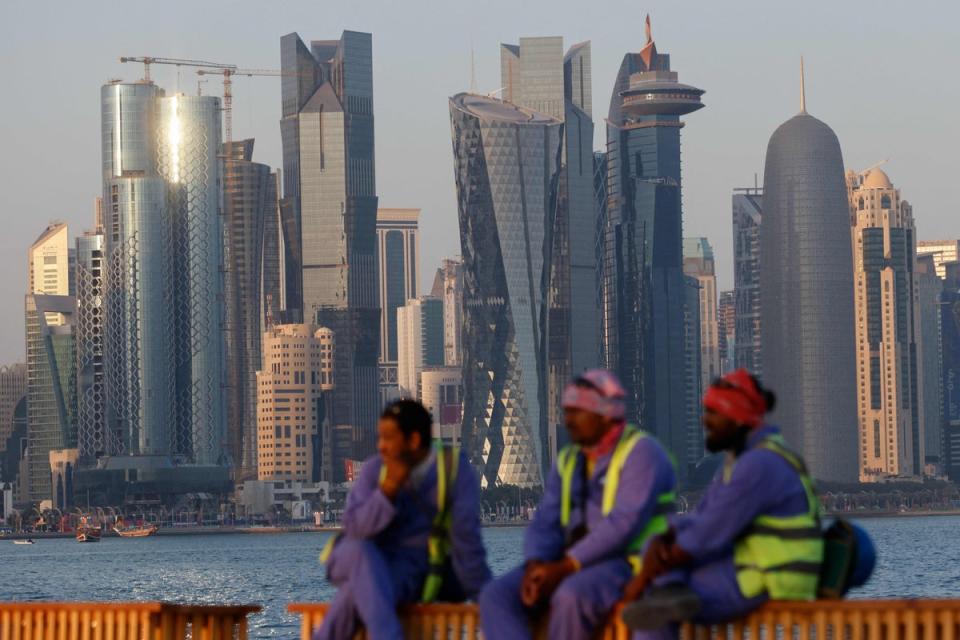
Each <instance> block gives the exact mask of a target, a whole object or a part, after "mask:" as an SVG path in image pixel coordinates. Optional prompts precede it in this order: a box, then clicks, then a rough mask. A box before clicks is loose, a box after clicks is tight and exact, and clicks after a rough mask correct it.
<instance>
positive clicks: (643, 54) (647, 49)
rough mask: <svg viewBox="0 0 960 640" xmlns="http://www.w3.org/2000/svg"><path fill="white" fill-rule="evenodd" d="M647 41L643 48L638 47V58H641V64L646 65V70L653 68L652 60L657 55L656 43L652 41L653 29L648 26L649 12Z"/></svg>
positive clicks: (648, 18)
mask: <svg viewBox="0 0 960 640" xmlns="http://www.w3.org/2000/svg"><path fill="white" fill-rule="evenodd" d="M645 29H646V32H647V43H646V44H645V45H643V48H642V49H640V58H642V59H643V64H645V65H647V69H646V70H647V71H649V70H650V69H652V68H653V62H654V60H655V59H656V57H657V45H656V43H654V41H653V29H651V27H650V14H649V13H648V14H647V24H646V27H645Z"/></svg>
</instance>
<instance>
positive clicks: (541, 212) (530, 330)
mask: <svg viewBox="0 0 960 640" xmlns="http://www.w3.org/2000/svg"><path fill="white" fill-rule="evenodd" d="M450 120H451V129H452V134H453V156H454V175H455V177H456V186H457V203H458V209H459V218H460V248H461V255H462V256H463V282H464V285H463V299H464V323H463V376H464V380H463V387H464V420H463V425H464V426H463V440H464V448H465V449H466V450H467V451H468V452H469V455H470V457H471V461H472V463H473V464H474V465H475V466H476V467H477V468H478V469H479V470H480V474H481V478H482V480H481V482H482V484H483V485H484V486H493V485H495V484H498V483H499V484H515V485H520V486H527V487H529V486H537V485H540V484H542V482H543V477H544V473H545V469H546V468H547V467H546V465H547V464H548V462H549V460H548V456H547V454H546V452H547V448H546V445H547V414H546V401H547V371H546V362H547V360H546V353H545V349H546V346H545V344H546V323H547V308H546V304H547V301H548V298H547V291H546V288H547V282H548V278H547V276H548V274H549V273H550V264H549V263H548V262H547V261H546V258H547V257H549V256H550V251H549V250H548V249H549V246H550V233H549V229H550V224H551V221H552V220H553V212H554V211H555V207H556V202H557V194H558V183H559V173H560V151H561V147H562V142H563V140H562V134H563V123H562V122H561V121H559V120H557V119H556V118H552V117H550V116H547V115H545V114H541V113H539V112H536V111H531V110H529V109H524V108H522V107H517V106H515V105H512V104H510V103H507V102H503V101H500V100H496V99H493V98H487V97H483V96H478V95H472V94H465V93H461V94H458V95H456V96H453V97H452V98H451V99H450ZM521 194H522V197H521Z"/></svg>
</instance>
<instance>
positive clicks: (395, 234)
mask: <svg viewBox="0 0 960 640" xmlns="http://www.w3.org/2000/svg"><path fill="white" fill-rule="evenodd" d="M419 220H420V209H377V256H378V264H379V270H380V277H379V278H378V282H379V283H380V361H381V362H388V363H394V364H396V362H397V309H399V308H400V307H402V306H404V305H405V304H407V300H410V299H411V298H416V297H417V296H418V295H419V293H418V290H419V287H418V284H417V279H418V278H419V277H420V235H419V231H418V224H419Z"/></svg>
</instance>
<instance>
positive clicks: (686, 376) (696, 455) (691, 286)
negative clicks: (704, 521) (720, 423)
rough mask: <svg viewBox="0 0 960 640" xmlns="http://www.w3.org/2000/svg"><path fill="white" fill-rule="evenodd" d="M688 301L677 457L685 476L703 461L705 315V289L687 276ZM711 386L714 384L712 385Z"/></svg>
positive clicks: (684, 321) (685, 316)
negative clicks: (702, 307) (681, 427)
mask: <svg viewBox="0 0 960 640" xmlns="http://www.w3.org/2000/svg"><path fill="white" fill-rule="evenodd" d="M683 283H684V287H685V289H684V293H685V294H686V295H685V300H684V305H683V357H684V362H683V364H684V367H683V392H684V405H683V406H684V412H685V413H684V418H683V422H684V424H683V440H682V442H683V449H682V450H678V452H677V453H676V454H674V455H676V457H677V461H678V463H679V462H680V461H683V462H682V463H681V464H684V465H685V468H683V467H682V468H681V471H683V472H684V473H687V474H689V473H692V472H693V468H694V467H696V465H697V463H698V462H700V459H701V458H702V457H703V449H704V446H703V404H702V403H703V384H704V383H703V370H704V369H705V368H706V366H705V365H704V364H703V354H704V351H703V349H702V347H701V340H702V338H703V327H701V325H700V322H701V320H702V319H703V316H704V313H703V309H701V307H700V305H701V304H702V303H703V286H702V284H701V283H700V281H699V280H698V279H697V278H695V277H692V276H684V278H683ZM711 382H712V381H711Z"/></svg>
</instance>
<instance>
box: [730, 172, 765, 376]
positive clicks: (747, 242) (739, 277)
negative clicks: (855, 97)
mask: <svg viewBox="0 0 960 640" xmlns="http://www.w3.org/2000/svg"><path fill="white" fill-rule="evenodd" d="M762 221H763V190H762V189H758V188H753V189H750V188H744V189H736V190H735V193H734V194H733V283H734V284H733V290H734V297H735V298H736V309H735V313H734V315H735V322H736V326H735V327H734V333H735V334H736V340H735V346H734V365H735V366H736V367H737V368H743V369H746V370H748V371H750V372H751V373H753V374H754V375H755V376H757V377H758V378H761V379H762V378H763V359H762V357H761V348H760V224H761V222H762Z"/></svg>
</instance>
